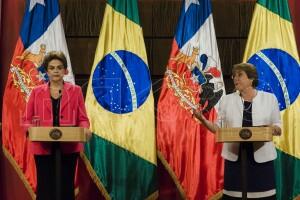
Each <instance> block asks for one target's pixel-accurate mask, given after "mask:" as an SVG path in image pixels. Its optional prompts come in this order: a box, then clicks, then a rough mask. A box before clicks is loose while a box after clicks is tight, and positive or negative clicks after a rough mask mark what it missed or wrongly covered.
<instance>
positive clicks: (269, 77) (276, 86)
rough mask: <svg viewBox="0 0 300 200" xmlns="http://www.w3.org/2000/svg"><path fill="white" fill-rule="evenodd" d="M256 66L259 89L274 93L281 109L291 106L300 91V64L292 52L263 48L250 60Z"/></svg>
mask: <svg viewBox="0 0 300 200" xmlns="http://www.w3.org/2000/svg"><path fill="white" fill-rule="evenodd" d="M248 62H249V63H252V64H254V65H255V66H256V68H257V72H258V79H259V85H258V87H257V89H259V90H263V91H266V92H270V93H274V94H275V95H276V97H277V100H278V103H279V107H280V110H284V109H286V108H287V107H289V106H290V105H291V104H292V103H293V102H294V101H295V100H296V99H297V97H298V95H299V93H300V81H299V77H300V66H299V63H298V62H297V61H296V59H294V58H293V57H292V56H291V55H290V54H288V53H287V52H285V51H282V50H280V49H275V48H271V49H263V50H260V51H259V52H257V53H255V54H254V55H252V56H251V57H250V59H249V60H248Z"/></svg>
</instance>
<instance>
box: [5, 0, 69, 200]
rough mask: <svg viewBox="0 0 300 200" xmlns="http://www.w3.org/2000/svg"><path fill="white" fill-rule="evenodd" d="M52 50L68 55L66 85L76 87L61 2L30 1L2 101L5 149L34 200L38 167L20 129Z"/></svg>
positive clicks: (49, 0) (43, 77)
mask: <svg viewBox="0 0 300 200" xmlns="http://www.w3.org/2000/svg"><path fill="white" fill-rule="evenodd" d="M53 50H57V51H62V52H64V53H65V55H66V57H67V61H68V71H69V73H68V74H67V75H66V76H65V81H68V82H72V83H74V76H73V73H72V68H71V63H70V59H69V53H68V49H67V44H66V39H65V34H64V30H63V25H62V20H61V16H60V11H59V4H58V1H57V0H29V1H27V2H26V8H25V14H24V17H23V22H22V27H21V31H20V36H19V38H18V41H17V44H16V47H15V51H14V55H13V58H12V61H11V65H10V68H9V74H8V78H7V83H6V88H5V93H4V97H3V113H2V120H3V121H2V123H3V124H2V142H3V146H2V147H3V151H4V154H5V156H6V157H7V159H8V160H9V161H10V162H11V164H12V165H13V166H14V168H15V169H16V172H17V173H18V174H19V176H20V178H21V179H22V180H23V182H24V184H25V186H26V188H27V189H28V191H29V192H30V194H31V196H33V197H34V191H35V188H36V172H35V165H34V159H33V156H32V155H30V154H29V153H28V150H27V149H28V148H27V147H28V141H27V139H26V135H25V132H24V130H23V128H22V126H21V117H22V115H23V112H24V109H25V105H26V101H27V99H28V97H29V95H30V92H31V90H32V88H33V87H35V86H37V85H39V84H42V83H44V82H45V81H47V75H46V73H45V69H44V66H41V64H42V61H43V59H44V56H45V54H46V53H47V52H49V51H53Z"/></svg>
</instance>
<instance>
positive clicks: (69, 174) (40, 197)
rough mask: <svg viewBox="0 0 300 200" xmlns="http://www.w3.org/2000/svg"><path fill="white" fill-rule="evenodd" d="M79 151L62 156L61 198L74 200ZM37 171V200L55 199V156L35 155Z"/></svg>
mask: <svg viewBox="0 0 300 200" xmlns="http://www.w3.org/2000/svg"><path fill="white" fill-rule="evenodd" d="M78 155H79V153H72V154H62V156H61V162H62V163H61V193H62V194H61V195H62V197H61V199H62V200H74V199H75V194H74V178H75V169H76V163H77V159H78ZM34 159H35V165H36V171H37V192H36V193H37V194H36V195H37V196H36V200H55V156H54V155H53V154H51V155H35V156H34Z"/></svg>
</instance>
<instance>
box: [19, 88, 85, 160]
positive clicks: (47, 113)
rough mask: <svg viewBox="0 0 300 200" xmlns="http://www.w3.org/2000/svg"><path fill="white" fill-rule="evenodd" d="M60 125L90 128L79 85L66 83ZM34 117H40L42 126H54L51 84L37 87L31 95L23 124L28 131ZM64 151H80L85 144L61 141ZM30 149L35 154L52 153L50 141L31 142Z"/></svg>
mask: <svg viewBox="0 0 300 200" xmlns="http://www.w3.org/2000/svg"><path fill="white" fill-rule="evenodd" d="M59 113H60V114H59V117H60V119H59V124H60V126H79V127H85V128H89V125H90V124H89V120H88V118H87V115H86V109H85V105H84V99H83V95H82V92H81V88H80V87H79V86H76V85H73V84H70V83H66V82H65V83H64V86H63V92H62V96H61V102H60V112H59ZM33 118H38V119H39V121H40V126H53V113H52V102H51V97H50V88H49V84H43V85H40V86H37V87H35V88H34V89H33V90H32V92H31V94H30V97H29V100H28V103H27V105H26V110H25V114H24V120H23V125H24V127H25V129H26V132H27V130H28V128H29V127H30V126H34V125H33V124H32V120H33ZM60 146H61V150H62V152H63V153H73V152H78V151H81V150H82V149H83V144H82V143H78V142H66V143H61V144H60ZM29 151H30V152H31V153H33V154H38V155H44V154H50V153H51V144H50V143H49V142H30V144H29Z"/></svg>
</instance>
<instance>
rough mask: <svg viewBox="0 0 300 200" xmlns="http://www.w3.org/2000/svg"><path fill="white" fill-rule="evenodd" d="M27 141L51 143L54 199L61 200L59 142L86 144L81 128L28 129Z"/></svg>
mask: <svg viewBox="0 0 300 200" xmlns="http://www.w3.org/2000/svg"><path fill="white" fill-rule="evenodd" d="M28 131H29V140H30V141H32V142H53V147H54V149H53V153H54V156H55V176H56V179H55V190H56V191H55V197H56V198H55V199H56V200H61V199H62V197H61V150H60V143H61V142H64V143H65V142H86V141H87V138H86V135H85V133H84V128H82V127H40V126H39V127H30V128H29V130H28Z"/></svg>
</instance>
